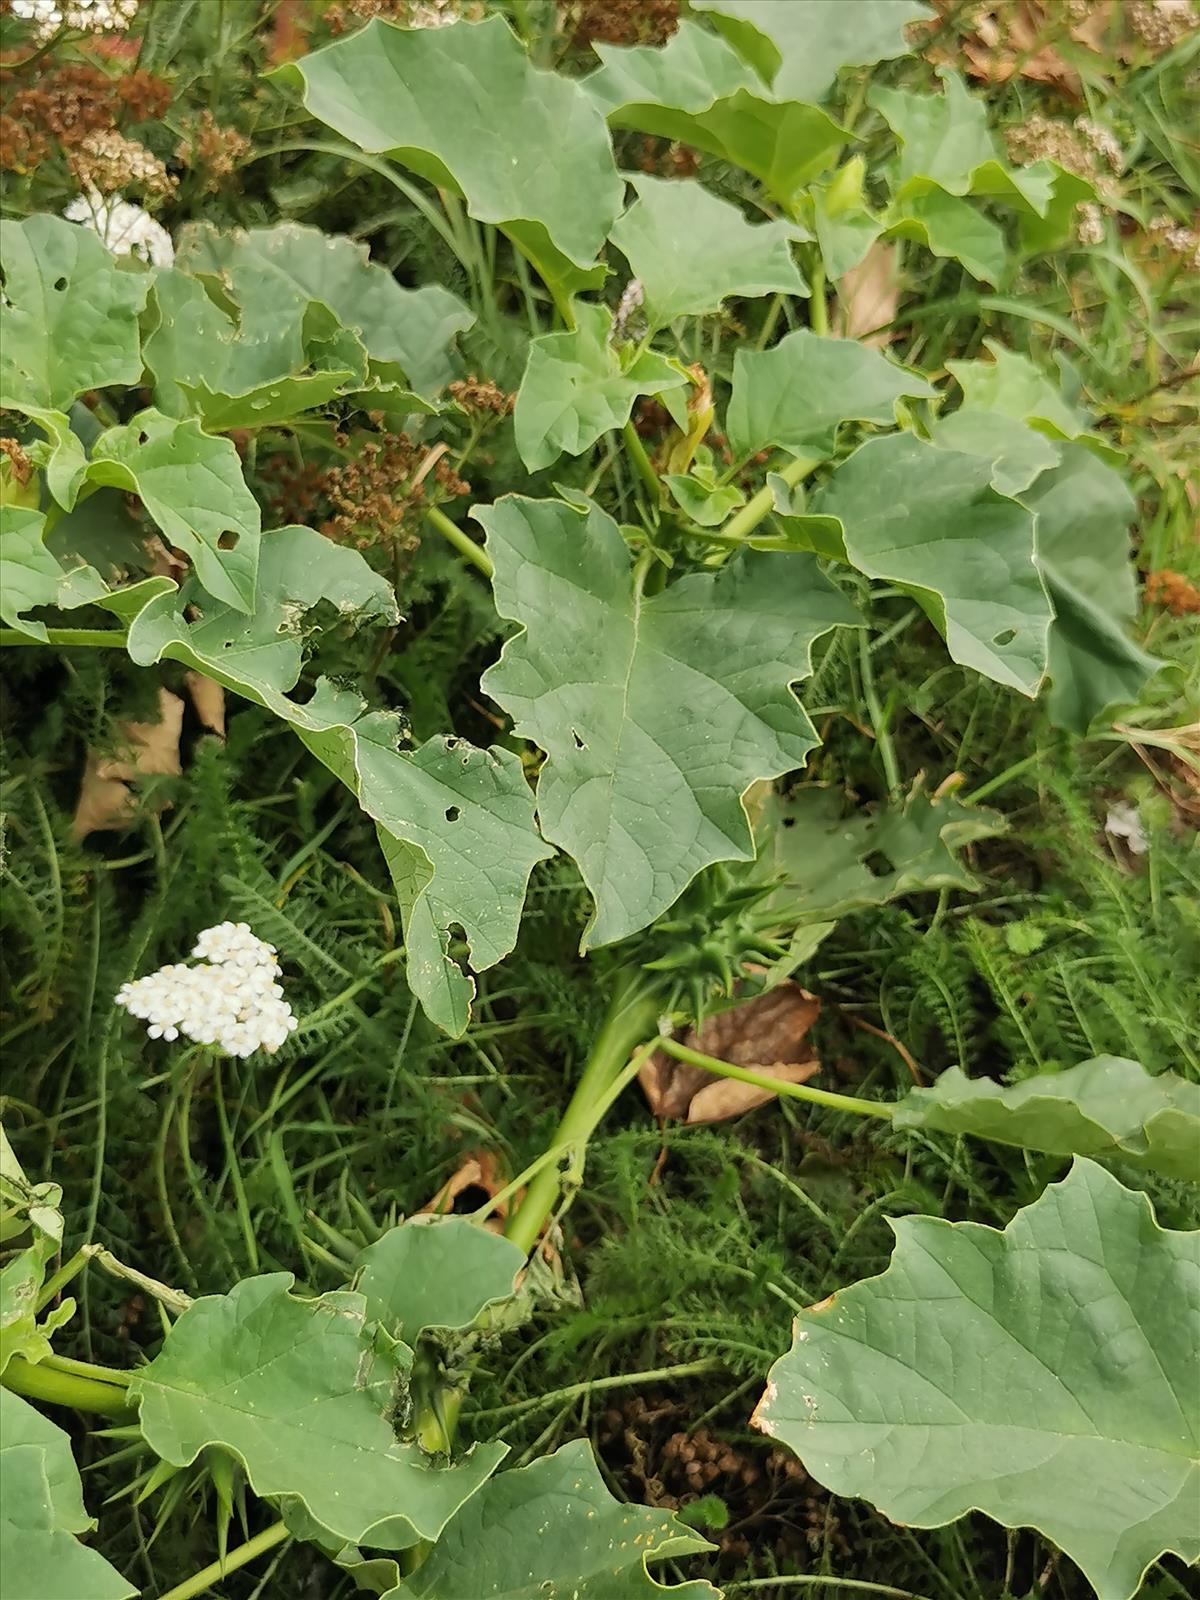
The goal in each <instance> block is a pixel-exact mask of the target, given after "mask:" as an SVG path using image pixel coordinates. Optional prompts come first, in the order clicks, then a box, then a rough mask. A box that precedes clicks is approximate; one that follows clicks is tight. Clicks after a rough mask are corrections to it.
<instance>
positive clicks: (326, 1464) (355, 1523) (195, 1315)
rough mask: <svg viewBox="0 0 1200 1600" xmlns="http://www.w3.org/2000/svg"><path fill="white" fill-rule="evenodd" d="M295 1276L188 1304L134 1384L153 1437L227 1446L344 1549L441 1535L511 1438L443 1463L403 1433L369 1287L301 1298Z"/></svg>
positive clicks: (306, 1524) (171, 1451)
mask: <svg viewBox="0 0 1200 1600" xmlns="http://www.w3.org/2000/svg"><path fill="white" fill-rule="evenodd" d="M293 1282H294V1280H293V1278H292V1275H291V1273H289V1272H274V1273H267V1274H264V1275H263V1276H261V1277H256V1278H246V1279H243V1281H242V1282H241V1283H239V1284H236V1285H235V1286H234V1288H233V1289H231V1290H230V1292H229V1293H228V1294H226V1295H206V1296H205V1297H204V1298H202V1299H200V1300H196V1301H194V1302H193V1304H192V1305H191V1306H189V1307H188V1309H187V1310H186V1311H185V1312H184V1313H183V1315H182V1316H181V1317H180V1318H179V1320H178V1321H177V1322H176V1323H175V1325H174V1326H173V1327H172V1329H171V1331H170V1333H168V1335H167V1337H166V1339H165V1341H164V1342H163V1346H162V1349H161V1351H160V1352H159V1354H158V1355H157V1356H156V1357H155V1358H154V1360H153V1361H152V1362H151V1363H150V1365H149V1366H147V1367H142V1368H140V1369H139V1370H138V1371H137V1373H136V1374H135V1375H134V1378H133V1381H132V1383H131V1384H130V1387H129V1397H130V1400H131V1401H132V1402H134V1403H135V1404H137V1405H138V1406H139V1422H140V1426H141V1430H142V1434H143V1436H144V1437H145V1439H146V1442H147V1443H148V1444H149V1446H150V1448H151V1449H152V1450H154V1451H155V1452H156V1454H158V1455H159V1456H161V1457H162V1458H163V1460H164V1461H169V1462H171V1463H173V1464H174V1465H175V1466H179V1467H184V1466H189V1465H190V1464H191V1463H192V1462H193V1461H195V1460H196V1458H197V1457H198V1456H199V1455H200V1454H201V1453H202V1452H203V1451H204V1450H205V1449H207V1448H208V1447H209V1446H210V1445H217V1446H219V1447H220V1448H221V1449H222V1450H226V1451H228V1452H229V1453H230V1454H231V1455H233V1456H236V1457H237V1459H238V1460H240V1461H241V1462H242V1463H243V1465H244V1466H245V1469H246V1477H247V1479H248V1480H249V1483H250V1485H251V1487H252V1488H253V1490H254V1492H255V1493H256V1494H259V1495H263V1496H266V1497H269V1498H271V1499H273V1500H276V1501H278V1502H279V1505H280V1509H281V1511H282V1513H283V1516H284V1519H285V1520H288V1521H291V1520H292V1518H293V1517H294V1518H295V1524H296V1526H297V1527H299V1528H302V1529H303V1530H304V1531H305V1532H306V1533H307V1532H308V1531H309V1530H310V1529H311V1528H313V1527H314V1526H315V1528H316V1529H317V1530H319V1531H320V1532H321V1533H322V1534H323V1535H324V1537H325V1540H326V1541H327V1542H328V1543H329V1544H331V1545H333V1546H335V1547H337V1548H340V1547H341V1546H343V1545H345V1544H353V1545H358V1544H365V1545H370V1546H373V1547H375V1548H378V1549H383V1550H405V1549H408V1548H409V1547H410V1546H411V1545H414V1544H416V1543H417V1542H418V1541H419V1540H421V1539H436V1538H437V1537H438V1535H439V1533H440V1532H441V1531H442V1529H443V1527H444V1526H445V1525H446V1523H447V1522H448V1521H449V1519H450V1518H451V1517H452V1516H453V1515H454V1513H455V1512H456V1511H457V1510H458V1508H459V1507H460V1506H461V1505H462V1504H463V1502H464V1501H465V1500H467V1499H469V1497H470V1496H471V1495H473V1494H474V1493H475V1492H476V1490H477V1489H478V1488H479V1486H480V1485H481V1484H482V1483H483V1482H484V1481H485V1480H486V1479H487V1478H488V1477H489V1476H490V1475H491V1473H493V1472H494V1471H495V1470H496V1467H497V1466H498V1465H499V1463H500V1462H501V1461H502V1460H503V1458H504V1456H505V1454H506V1453H507V1450H506V1447H505V1446H504V1445H502V1444H498V1443H490V1444H483V1445H478V1446H476V1447H475V1449H474V1450H472V1451H470V1452H468V1453H467V1454H466V1455H465V1456H464V1457H462V1458H461V1459H460V1460H459V1461H458V1462H457V1463H455V1464H454V1465H453V1466H441V1467H438V1466H435V1465H434V1463H433V1462H432V1461H431V1460H430V1458H429V1457H428V1456H426V1455H425V1453H424V1451H423V1450H421V1448H420V1447H419V1445H416V1444H410V1443H407V1442H406V1441H405V1440H403V1439H401V1438H398V1437H397V1435H396V1431H395V1427H394V1425H393V1422H392V1412H393V1410H394V1408H395V1407H396V1405H397V1403H398V1401H399V1399H400V1396H399V1394H398V1392H397V1377H398V1375H397V1371H396V1368H395V1366H394V1365H393V1362H392V1361H391V1360H390V1359H388V1358H386V1357H384V1356H382V1355H379V1354H377V1353H376V1352H375V1350H374V1348H373V1346H372V1343H371V1339H370V1336H369V1334H368V1333H367V1332H366V1331H365V1329H364V1324H365V1319H366V1301H365V1300H364V1299H363V1297H362V1295H359V1294H354V1293H351V1292H348V1291H342V1292H338V1293H333V1294H326V1295H322V1296H321V1297H320V1298H319V1299H316V1300H301V1299H298V1298H297V1297H296V1296H294V1295H292V1294H290V1293H289V1292H288V1291H289V1290H290V1289H291V1287H292V1284H293Z"/></svg>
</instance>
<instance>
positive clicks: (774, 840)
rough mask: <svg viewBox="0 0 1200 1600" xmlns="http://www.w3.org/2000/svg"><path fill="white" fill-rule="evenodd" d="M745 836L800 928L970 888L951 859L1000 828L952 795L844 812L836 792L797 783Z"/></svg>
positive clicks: (972, 882)
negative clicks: (753, 841)
mask: <svg viewBox="0 0 1200 1600" xmlns="http://www.w3.org/2000/svg"><path fill="white" fill-rule="evenodd" d="M754 831H755V835H756V837H757V838H758V840H759V850H760V860H761V862H762V870H763V872H764V873H767V874H769V875H771V876H780V877H781V878H782V883H781V887H780V888H779V890H778V891H777V892H776V894H775V895H774V896H773V897H772V904H773V905H775V906H777V907H778V908H779V909H780V910H781V911H783V910H786V912H787V914H788V916H789V918H792V919H793V920H795V921H796V922H806V923H807V922H824V921H833V920H835V919H836V918H838V917H844V916H846V915H848V914H849V913H850V912H852V911H861V910H864V909H866V908H868V907H871V906H881V905H884V904H885V903H886V902H887V901H889V900H895V899H897V898H898V897H899V896H901V895H907V894H915V893H917V892H919V891H927V890H940V889H961V890H964V891H970V890H973V889H977V888H978V887H979V884H978V881H977V880H976V878H975V876H974V874H973V873H972V872H971V871H970V869H969V868H968V867H967V865H966V864H965V862H964V861H963V860H962V859H961V856H960V855H959V854H958V852H960V851H961V850H962V849H963V847H964V846H966V845H968V844H971V843H973V842H974V841H975V840H976V839H988V838H992V837H994V836H995V835H996V834H998V833H1002V832H1003V831H1004V822H1003V819H1002V818H1001V817H1000V816H998V815H997V813H996V812H994V811H986V810H982V809H980V808H979V807H976V806H964V805H963V804H962V803H961V801H958V800H955V799H954V797H953V796H952V795H947V796H944V797H943V798H942V799H940V800H933V799H930V798H929V797H928V796H927V795H925V794H923V793H921V792H919V791H918V792H917V793H914V794H913V795H911V796H910V797H909V798H908V799H907V800H905V802H904V803H903V804H902V805H896V806H885V807H883V808H882V809H880V810H877V811H858V812H850V813H849V814H847V813H846V809H845V805H844V803H843V799H842V796H841V794H840V793H839V792H838V791H837V790H836V789H829V788H825V787H823V786H822V785H819V784H802V785H800V787H799V788H797V789H794V790H793V791H792V792H791V793H790V794H784V795H772V796H771V797H770V798H769V799H768V800H767V801H766V803H765V804H764V805H763V807H762V809H761V811H760V812H759V815H758V817H757V819H756V821H755V829H754ZM881 861H886V862H887V864H888V870H886V871H884V870H882V869H881V866H880V863H881ZM868 863H870V864H869V865H868Z"/></svg>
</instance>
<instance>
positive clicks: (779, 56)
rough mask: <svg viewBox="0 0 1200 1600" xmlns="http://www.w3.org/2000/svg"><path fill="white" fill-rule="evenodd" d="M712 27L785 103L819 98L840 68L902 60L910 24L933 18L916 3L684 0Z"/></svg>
mask: <svg viewBox="0 0 1200 1600" xmlns="http://www.w3.org/2000/svg"><path fill="white" fill-rule="evenodd" d="M692 8H693V10H696V11H707V12H708V13H709V15H710V16H711V18H712V22H713V26H714V27H716V28H717V29H719V31H720V32H721V33H722V34H723V35H724V36H725V37H726V38H727V39H728V40H729V42H730V43H731V44H732V45H733V46H734V48H735V49H736V50H737V51H738V52H739V53H740V54H741V55H743V56H744V57H745V58H746V60H747V61H749V62H750V63H751V64H752V65H753V66H754V67H755V68H756V69H757V70H758V72H759V73H760V74H761V75H762V77H763V78H764V79H765V80H766V82H767V83H769V84H770V85H771V87H772V89H773V90H774V92H775V94H776V95H777V96H778V97H779V98H780V99H781V100H782V99H785V98H786V99H789V100H810V101H817V100H823V99H824V98H825V96H826V95H827V94H828V92H829V91H830V89H832V87H833V83H834V79H835V78H836V77H837V74H838V72H839V71H840V70H841V68H842V67H850V66H869V65H871V64H872V63H874V62H876V61H890V60H891V59H892V58H893V57H895V56H903V55H908V54H909V53H910V51H911V46H910V45H909V43H908V41H907V40H906V39H905V37H904V29H905V28H906V27H907V25H908V24H909V23H910V22H920V21H923V20H925V19H926V18H928V17H931V16H933V14H934V13H933V12H932V11H931V10H930V8H929V7H928V6H927V5H925V4H924V3H923V0H853V4H851V5H846V4H844V3H843V4H840V5H838V4H833V5H831V4H830V0H787V4H786V5H781V4H780V3H779V0H692Z"/></svg>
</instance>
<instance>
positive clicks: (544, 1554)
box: [384, 1439, 719, 1600]
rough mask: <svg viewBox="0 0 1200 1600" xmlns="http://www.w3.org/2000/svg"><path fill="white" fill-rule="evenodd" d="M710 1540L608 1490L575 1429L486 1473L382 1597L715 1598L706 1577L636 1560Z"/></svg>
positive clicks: (685, 1551) (688, 1551)
mask: <svg viewBox="0 0 1200 1600" xmlns="http://www.w3.org/2000/svg"><path fill="white" fill-rule="evenodd" d="M711 1548H712V1546H711V1545H710V1544H709V1543H708V1542H707V1541H706V1540H704V1539H702V1538H700V1536H699V1535H698V1534H696V1533H693V1532H692V1530H691V1529H690V1528H686V1527H684V1525H683V1524H682V1523H681V1522H678V1521H676V1519H675V1517H674V1516H673V1515H672V1514H671V1513H670V1512H666V1511H653V1510H651V1509H650V1508H649V1507H647V1506H629V1505H622V1504H621V1503H620V1501H618V1500H614V1499H613V1497H612V1495H611V1494H609V1492H608V1489H607V1488H606V1487H605V1484H604V1479H603V1478H602V1477H601V1476H600V1471H599V1469H598V1467H597V1466H596V1462H595V1458H594V1457H593V1455H592V1450H591V1446H590V1445H589V1444H588V1443H587V1442H586V1440H583V1439H576V1440H573V1441H572V1442H571V1443H570V1444H565V1445H563V1446H562V1448H561V1449H560V1450H556V1451H555V1452H554V1454H553V1455H550V1456H543V1457H542V1458H541V1460H539V1461H534V1462H533V1463H532V1464H531V1465H530V1466H528V1467H518V1468H516V1469H515V1470H514V1471H512V1472H502V1473H500V1474H499V1475H498V1476H496V1477H494V1478H493V1479H492V1480H491V1481H490V1482H489V1483H486V1484H485V1485H484V1486H483V1488H482V1489H480V1491H479V1492H478V1494H476V1495H473V1496H472V1498H471V1499H470V1500H468V1501H467V1503H466V1505H465V1506H464V1507H463V1508H462V1510H461V1511H460V1512H459V1513H458V1515H457V1516H456V1517H455V1518H454V1520H453V1521H452V1522H451V1523H450V1525H449V1526H448V1527H447V1529H446V1531H445V1533H443V1535H442V1537H441V1538H440V1539H439V1540H438V1542H437V1544H436V1545H435V1546H434V1548H433V1549H432V1550H431V1551H430V1553H429V1555H428V1557H427V1558H426V1559H425V1561H423V1562H422V1563H421V1565H420V1566H419V1567H418V1568H417V1570H416V1572H414V1573H412V1574H411V1575H410V1576H409V1577H407V1578H405V1579H404V1580H403V1582H402V1583H401V1584H400V1587H399V1588H397V1589H389V1590H388V1593H387V1595H386V1596H385V1597H384V1600H466V1597H467V1596H468V1595H470V1596H475V1595H479V1596H481V1597H482V1596H487V1600H553V1597H554V1596H558V1595H561V1596H562V1597H563V1600H567V1596H570V1597H571V1600H653V1597H657V1596H660V1595H661V1596H665V1597H666V1600H719V1597H718V1595H717V1591H716V1590H715V1589H713V1588H712V1587H711V1586H710V1585H709V1584H707V1583H704V1582H702V1581H697V1582H695V1583H685V1584H667V1585H665V1586H664V1585H662V1584H659V1583H656V1582H655V1581H654V1579H653V1578H651V1576H650V1574H649V1573H648V1572H647V1570H646V1563H647V1562H648V1561H662V1560H665V1559H668V1558H676V1557H679V1556H685V1555H692V1554H695V1553H696V1552H697V1551H701V1550H710V1549H711Z"/></svg>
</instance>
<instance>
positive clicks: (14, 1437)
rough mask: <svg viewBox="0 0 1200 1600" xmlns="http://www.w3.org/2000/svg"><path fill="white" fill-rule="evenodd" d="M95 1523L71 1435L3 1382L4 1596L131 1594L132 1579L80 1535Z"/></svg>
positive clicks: (101, 1599)
mask: <svg viewBox="0 0 1200 1600" xmlns="http://www.w3.org/2000/svg"><path fill="white" fill-rule="evenodd" d="M95 1526H96V1524H95V1521H94V1519H93V1518H91V1517H89V1516H88V1514H87V1511H86V1509H85V1508H84V1504H83V1485H82V1483H81V1482H80V1478H79V1471H78V1469H77V1468H76V1466H75V1461H74V1458H73V1456H72V1455H71V1441H70V1438H69V1437H68V1436H67V1434H65V1433H64V1432H63V1430H62V1429H61V1428H58V1427H56V1426H55V1425H54V1423H52V1422H50V1421H49V1420H48V1419H47V1418H46V1417H44V1416H42V1414H41V1412H40V1411H37V1410H35V1409H34V1407H33V1406H31V1405H29V1404H28V1403H27V1402H26V1401H24V1400H22V1399H20V1398H19V1397H18V1396H17V1395H15V1394H13V1393H12V1392H11V1391H10V1390H8V1389H0V1590H2V1592H3V1594H4V1595H5V1597H6V1600H8V1597H11V1600H63V1596H64V1595H69V1596H70V1597H71V1600H133V1597H134V1596H136V1595H137V1593H138V1591H137V1589H136V1588H135V1587H134V1585H133V1584H131V1583H126V1581H125V1579H124V1578H122V1576H121V1574H120V1573H119V1572H118V1571H117V1570H116V1568H115V1567H112V1566H110V1565H109V1563H108V1562H107V1561H106V1560H105V1559H104V1557H103V1556H102V1555H101V1554H100V1553H99V1551H97V1550H90V1549H89V1548H88V1547H87V1545H84V1544H80V1542H79V1540H78V1539H77V1538H76V1537H75V1535H76V1534H79V1533H87V1532H89V1531H90V1530H91V1529H92V1528H94V1527H95Z"/></svg>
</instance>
